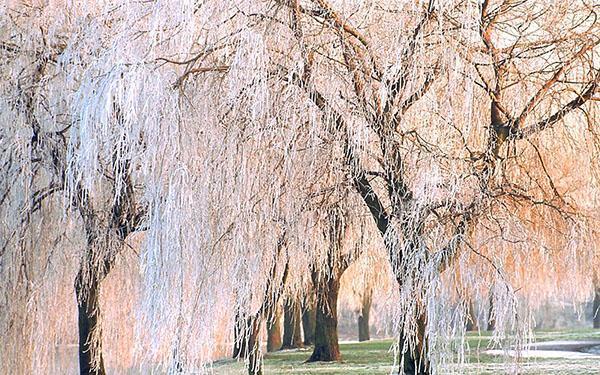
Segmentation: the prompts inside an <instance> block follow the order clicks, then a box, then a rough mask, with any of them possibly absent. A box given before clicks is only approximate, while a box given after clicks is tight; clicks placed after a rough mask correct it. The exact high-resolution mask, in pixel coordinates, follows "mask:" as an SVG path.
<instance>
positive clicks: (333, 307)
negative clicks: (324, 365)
mask: <svg viewBox="0 0 600 375" xmlns="http://www.w3.org/2000/svg"><path fill="white" fill-rule="evenodd" d="M340 276H341V274H336V273H333V274H332V275H331V277H330V278H329V279H328V280H326V281H323V282H321V283H318V284H317V283H316V282H315V285H319V287H317V316H316V329H315V348H314V351H313V353H312V355H311V356H310V358H309V359H308V361H307V362H317V361H324V362H332V361H341V360H342V355H341V353H340V345H339V343H338V331H337V323H338V322H337V299H338V292H339V289H340ZM313 279H314V277H313Z"/></svg>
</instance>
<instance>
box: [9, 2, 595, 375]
mask: <svg viewBox="0 0 600 375" xmlns="http://www.w3.org/2000/svg"><path fill="white" fill-rule="evenodd" d="M0 9H1V10H0V56H1V57H0V67H1V69H0V74H1V75H2V83H1V84H0V88H1V89H0V118H1V120H0V121H1V123H2V127H1V128H0V158H1V160H0V168H1V169H0V171H1V173H2V176H3V178H2V180H1V181H0V184H1V186H0V188H1V190H0V214H1V215H2V220H1V225H0V231H1V233H2V236H1V238H2V243H0V276H1V277H2V280H5V282H3V284H2V286H1V287H0V290H1V292H0V298H1V299H0V306H2V311H3V313H2V315H1V316H0V330H1V333H2V334H1V337H2V347H3V348H6V349H3V351H2V352H0V356H1V358H0V369H1V370H2V372H6V373H23V372H49V373H52V372H64V371H66V369H69V368H70V367H69V364H68V363H67V361H58V363H57V361H56V360H55V358H56V352H57V343H58V344H60V345H62V344H66V343H71V342H73V341H78V342H79V351H80V353H79V358H80V370H81V372H82V373H104V372H105V369H107V368H110V369H123V370H125V369H128V368H133V367H134V366H142V368H143V369H147V371H151V370H150V369H162V370H167V371H171V372H177V371H179V372H194V371H203V370H207V368H206V366H207V364H208V363H210V360H211V359H212V358H213V357H214V355H215V351H216V347H217V342H218V341H219V337H220V336H219V335H220V332H221V330H222V327H223V325H225V326H228V327H233V326H234V321H236V320H237V319H238V318H237V317H236V316H239V317H242V318H241V319H242V321H243V322H247V323H248V324H244V325H243V326H244V327H246V328H244V329H246V330H250V331H252V332H257V331H258V329H259V328H260V324H261V321H262V320H264V319H265V317H268V316H270V315H272V314H271V311H272V309H273V307H274V306H276V305H277V304H278V301H280V297H281V296H282V295H284V294H286V293H289V294H290V295H291V294H293V293H297V290H298V288H300V287H301V285H306V282H307V279H308V278H309V277H310V273H309V270H311V269H312V270H315V271H317V274H323V275H326V274H328V272H330V267H331V263H329V262H328V261H327V257H326V256H322V255H320V254H322V251H323V249H327V248H328V246H329V243H330V242H331V238H328V236H323V233H324V232H326V231H327V228H328V225H330V224H331V220H327V219H326V218H327V215H325V214H324V213H326V212H327V210H328V207H330V205H331V204H332V203H336V201H337V200H340V199H341V200H342V202H339V204H340V207H344V208H345V209H346V210H347V215H349V216H350V217H356V218H360V220H359V219H356V220H355V221H354V222H357V223H358V222H362V221H364V220H362V219H365V218H367V219H368V220H369V221H368V222H365V223H367V224H368V225H370V226H371V231H368V233H374V234H373V235H370V236H368V238H367V240H366V243H365V244H364V246H365V248H369V247H373V246H380V247H383V250H385V252H386V254H387V258H388V261H389V262H390V266H391V269H392V272H393V278H394V279H395V280H396V282H397V288H398V291H399V300H398V303H397V306H395V313H394V315H393V316H394V323H395V325H396V328H397V333H398V336H399V341H398V349H399V354H400V357H399V362H400V371H401V372H404V373H411V374H412V373H429V372H433V373H436V372H437V373H440V372H443V371H444V368H445V366H446V365H447V364H448V363H450V362H453V361H455V360H462V357H461V355H462V354H461V353H463V351H461V350H458V351H453V350H451V349H453V348H454V346H455V345H456V342H457V341H456V340H455V336H456V333H457V332H458V334H459V336H460V333H461V332H462V333H463V334H464V323H465V320H466V301H464V298H465V297H464V296H466V295H469V296H483V295H487V293H488V292H489V291H490V290H492V291H493V293H492V296H493V306H494V309H493V311H492V314H493V317H494V319H495V321H496V338H497V340H498V341H499V342H504V341H505V340H503V338H505V337H509V336H510V337H522V334H523V333H526V332H527V328H528V306H529V304H528V301H530V300H531V301H533V302H535V301H538V300H540V299H542V298H547V297H553V296H552V295H551V291H552V290H556V289H555V288H553V287H554V286H555V285H557V284H558V283H571V284H572V288H569V290H571V291H573V293H575V292H578V293H579V292H581V291H588V292H589V282H588V285H584V283H583V282H579V281H581V280H584V279H585V278H586V277H587V280H588V281H589V280H590V277H589V276H590V275H591V271H590V268H591V265H592V263H593V262H592V260H593V259H595V256H594V255H595V254H593V251H594V248H593V247H592V246H589V244H590V243H592V242H593V239H594V237H595V236H596V233H594V232H593V230H591V229H590V228H592V227H593V225H594V223H595V220H596V214H595V208H596V207H597V203H596V200H597V191H598V189H597V171H598V166H597V162H596V160H597V157H596V156H597V153H598V148H597V146H598V142H597V130H596V129H595V125H596V120H597V112H598V108H597V101H596V99H597V92H598V85H599V84H600V82H599V80H600V71H599V64H600V61H599V57H598V52H599V47H598V44H599V42H600V39H599V38H598V35H600V30H599V22H598V21H597V11H598V9H597V7H594V3H593V2H592V1H589V2H588V1H585V0H578V1H566V0H565V1H562V0H555V1H551V2H543V3H542V2H536V1H517V2H515V1H483V2H481V1H445V2H441V1H440V2H436V1H434V0H431V1H428V2H427V1H417V2H414V1H404V0H398V1H372V2H362V1H326V0H314V1H299V0H289V1H288V0H281V1H257V0H247V1H233V0H232V1H205V2H194V1H189V2H186V1H166V0H165V1H155V2H137V3H124V2H119V1H59V0H56V1H49V2H45V3H39V4H38V3H28V2H11V3H9V4H4V5H2V8H0ZM340 192H344V194H340ZM346 192H347V194H346ZM356 201H358V202H359V203H360V204H355V202H356ZM367 224H365V225H367ZM334 232H335V231H334ZM349 233H350V234H349V235H348V236H349V239H348V241H350V242H352V241H353V239H352V236H354V239H355V240H357V239H358V235H357V233H359V231H358V230H357V228H354V230H350V232H349ZM329 237H331V236H329ZM376 237H379V238H376ZM382 244H383V245H382ZM314 260H316V261H314ZM547 270H551V271H552V272H550V273H549V274H548V273H545V275H546V276H544V272H543V271H547ZM317 279H318V278H317ZM320 280H322V278H321V279H320ZM317 281H319V279H318V280H317ZM73 285H74V288H73ZM119 285H120V286H121V287H118V286H119ZM533 285H535V286H536V287H533ZM527 286H531V287H527ZM457 288H460V289H464V290H463V291H459V292H457ZM563 289H564V288H563ZM75 301H76V302H75ZM68 306H72V307H73V308H69V307H68ZM119 316H121V317H122V318H121V319H107V317H119ZM77 322H79V324H77ZM77 325H78V326H79V330H78V332H79V334H78V335H76V334H75V332H77V330H76V329H75V328H74V327H77ZM461 327H462V328H461ZM125 333H127V334H125ZM509 334H510V335H509ZM515 335H516V336H515ZM240 337H245V338H248V340H249V341H248V344H249V346H248V348H249V349H250V353H252V355H250V356H248V359H247V361H248V365H249V369H250V371H251V372H255V373H258V372H260V371H261V370H260V352H259V350H258V348H259V346H258V344H257V343H256V342H255V341H256V337H257V335H254V338H252V337H253V335H240ZM250 338H252V339H250ZM250 341H252V342H250ZM459 341H460V340H459ZM506 343H510V341H507V342H506ZM458 345H459V349H460V347H461V344H460V342H459V344H458ZM452 353H459V354H458V358H456V356H455V355H453V354H452Z"/></svg>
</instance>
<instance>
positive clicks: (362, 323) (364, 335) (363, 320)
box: [358, 290, 373, 341]
mask: <svg viewBox="0 0 600 375" xmlns="http://www.w3.org/2000/svg"><path fill="white" fill-rule="evenodd" d="M372 302H373V297H372V294H371V291H370V290H369V291H366V292H365V295H364V296H363V298H362V306H361V309H360V314H359V315H358V341H369V340H371V335H370V334H369V314H370V312H371V303H372Z"/></svg>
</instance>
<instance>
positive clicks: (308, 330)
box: [302, 304, 317, 346]
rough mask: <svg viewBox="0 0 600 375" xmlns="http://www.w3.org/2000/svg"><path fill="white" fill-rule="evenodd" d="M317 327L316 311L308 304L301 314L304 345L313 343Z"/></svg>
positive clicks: (312, 305)
mask: <svg viewBox="0 0 600 375" xmlns="http://www.w3.org/2000/svg"><path fill="white" fill-rule="evenodd" d="M316 325H317V309H316V308H315V305H314V304H309V305H307V306H306V307H305V308H304V312H303V313H302V329H303V331H304V345H305V346H310V345H313V344H314V343H315V327H316Z"/></svg>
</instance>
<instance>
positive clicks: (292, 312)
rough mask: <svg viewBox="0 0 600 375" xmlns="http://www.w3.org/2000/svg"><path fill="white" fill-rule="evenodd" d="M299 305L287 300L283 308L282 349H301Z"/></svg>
mask: <svg viewBox="0 0 600 375" xmlns="http://www.w3.org/2000/svg"><path fill="white" fill-rule="evenodd" d="M300 315H301V314H300V305H299V304H298V303H296V301H294V300H292V299H289V298H288V299H287V300H286V302H285V304H284V307H283V345H282V346H281V348H282V349H294V348H301V347H302V328H301V324H300V321H301V320H302V318H301V316H300Z"/></svg>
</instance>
